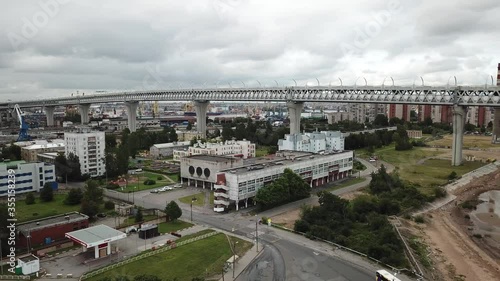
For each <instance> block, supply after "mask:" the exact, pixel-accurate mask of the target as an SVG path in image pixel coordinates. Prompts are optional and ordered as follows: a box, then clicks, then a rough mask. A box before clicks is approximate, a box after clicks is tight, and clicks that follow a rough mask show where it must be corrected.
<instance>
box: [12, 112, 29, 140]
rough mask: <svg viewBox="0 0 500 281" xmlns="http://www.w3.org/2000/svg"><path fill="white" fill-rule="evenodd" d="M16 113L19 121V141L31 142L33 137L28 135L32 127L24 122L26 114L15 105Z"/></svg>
mask: <svg viewBox="0 0 500 281" xmlns="http://www.w3.org/2000/svg"><path fill="white" fill-rule="evenodd" d="M14 111H15V112H16V114H17V119H19V136H18V137H17V141H29V140H31V136H30V135H28V130H29V129H30V127H29V126H28V124H27V123H26V121H25V120H24V112H23V111H22V110H21V108H20V107H19V105H18V104H16V105H14Z"/></svg>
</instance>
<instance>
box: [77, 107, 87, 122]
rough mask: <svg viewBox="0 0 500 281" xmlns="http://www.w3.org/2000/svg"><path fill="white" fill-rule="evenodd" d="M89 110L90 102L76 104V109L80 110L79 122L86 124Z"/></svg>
mask: <svg viewBox="0 0 500 281" xmlns="http://www.w3.org/2000/svg"><path fill="white" fill-rule="evenodd" d="M89 110H90V104H80V105H79V106H78V111H80V116H81V118H82V119H81V120H82V121H81V123H82V124H88V123H89V120H90V119H89Z"/></svg>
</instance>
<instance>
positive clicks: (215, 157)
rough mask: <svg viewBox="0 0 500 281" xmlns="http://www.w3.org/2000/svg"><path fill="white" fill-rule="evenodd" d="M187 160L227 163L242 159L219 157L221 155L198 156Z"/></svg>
mask: <svg viewBox="0 0 500 281" xmlns="http://www.w3.org/2000/svg"><path fill="white" fill-rule="evenodd" d="M184 158H185V159H197V160H203V161H208V162H226V161H228V160H229V161H237V160H240V158H234V157H227V156H219V155H206V154H196V155H191V156H187V157H184Z"/></svg>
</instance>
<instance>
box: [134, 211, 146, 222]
mask: <svg viewBox="0 0 500 281" xmlns="http://www.w3.org/2000/svg"><path fill="white" fill-rule="evenodd" d="M143 219H144V218H143V216H142V209H141V208H138V209H137V212H136V213H135V222H142V220H143Z"/></svg>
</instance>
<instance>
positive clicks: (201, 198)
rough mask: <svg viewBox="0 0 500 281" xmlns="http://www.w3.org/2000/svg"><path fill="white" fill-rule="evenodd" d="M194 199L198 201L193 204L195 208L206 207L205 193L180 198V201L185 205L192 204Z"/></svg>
mask: <svg viewBox="0 0 500 281" xmlns="http://www.w3.org/2000/svg"><path fill="white" fill-rule="evenodd" d="M192 198H196V201H194V202H193V205H194V206H205V192H201V193H197V194H193V195H189V196H186V197H182V198H179V201H181V202H182V203H184V204H191V199H192Z"/></svg>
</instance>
